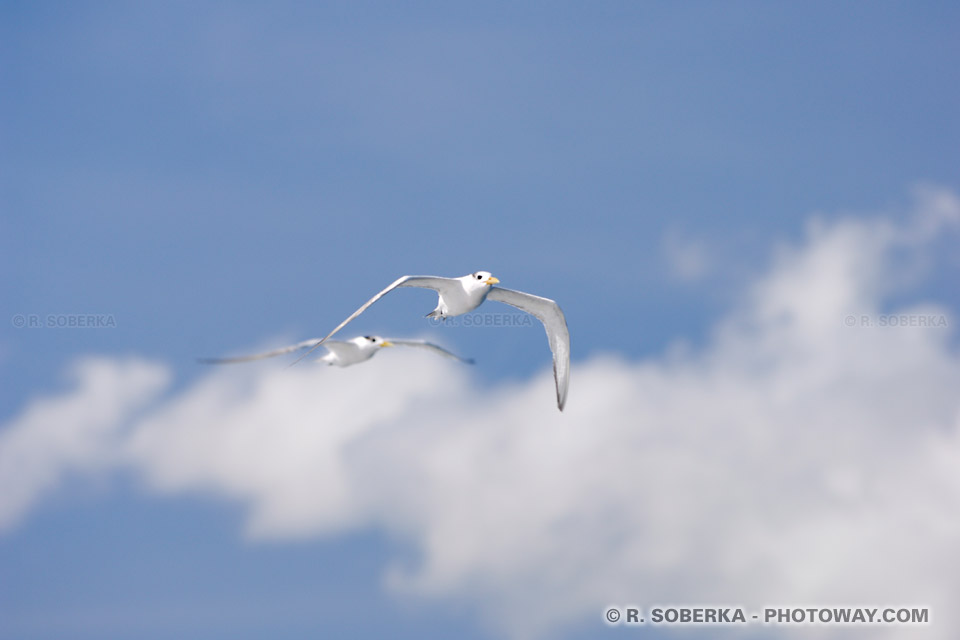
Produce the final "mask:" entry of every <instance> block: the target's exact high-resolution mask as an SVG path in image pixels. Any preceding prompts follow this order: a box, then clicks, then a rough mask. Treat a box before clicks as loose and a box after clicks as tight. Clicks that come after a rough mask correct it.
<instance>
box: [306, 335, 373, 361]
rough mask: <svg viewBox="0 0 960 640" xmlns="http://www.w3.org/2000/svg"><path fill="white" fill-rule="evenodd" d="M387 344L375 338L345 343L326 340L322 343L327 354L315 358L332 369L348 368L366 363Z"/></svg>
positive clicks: (354, 339) (359, 338)
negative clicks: (332, 367)
mask: <svg viewBox="0 0 960 640" xmlns="http://www.w3.org/2000/svg"><path fill="white" fill-rule="evenodd" d="M389 344H390V343H386V344H384V340H383V339H381V338H377V337H376V336H371V337H358V338H353V339H352V340H347V341H345V342H341V341H339V340H328V341H327V342H324V343H323V346H324V347H326V348H327V352H326V353H325V354H323V356H322V357H320V358H317V362H325V363H327V364H328V365H331V366H334V367H349V366H350V365H352V364H360V363H361V362H366V361H367V360H369V359H370V358H372V357H373V356H375V355H377V352H378V351H380V349H381V348H382V347H384V346H388V345H389Z"/></svg>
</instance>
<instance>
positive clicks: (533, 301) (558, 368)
mask: <svg viewBox="0 0 960 640" xmlns="http://www.w3.org/2000/svg"><path fill="white" fill-rule="evenodd" d="M487 300H496V301H497V302H503V303H505V304H509V305H510V306H512V307H516V308H517V309H520V310H521V311H526V312H527V313H529V314H531V315H533V316H536V317H537V319H539V320H540V322H542V323H543V328H544V329H546V331H547V339H548V340H549V341H550V351H552V352H553V379H554V381H555V382H556V385H557V407H559V408H560V411H563V405H564V404H565V403H566V401H567V388H568V387H569V386H570V331H568V330H567V319H566V318H565V317H564V315H563V311H561V310H560V307H559V305H557V303H556V302H554V301H553V300H550V299H548V298H541V297H540V296H535V295H531V294H529V293H524V292H522V291H514V290H512V289H502V288H500V287H491V288H490V293H488V294H487Z"/></svg>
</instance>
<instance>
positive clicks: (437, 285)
mask: <svg viewBox="0 0 960 640" xmlns="http://www.w3.org/2000/svg"><path fill="white" fill-rule="evenodd" d="M454 285H456V286H460V283H459V281H458V280H456V279H455V278H440V277H437V276H403V277H402V278H397V279H396V280H395V281H394V282H393V284H391V285H390V286H389V287H387V288H386V289H384V290H383V291H381V292H380V293H378V294H377V295H375V296H373V297H372V298H370V299H369V300H367V301H366V302H365V303H363V306H362V307H360V308H359V309H357V310H356V311H354V312H353V313H352V314H350V317H349V318H347V319H346V320H344V321H343V322H341V323H340V324H338V325H337V327H336V329H334V330H333V331H331V332H330V333H328V334H327V335H326V337H325V338H323V339H322V340H320V341H319V342H317V344H315V345H314V346H313V349H316V348H317V347H319V346H320V345H321V344H323V343H324V341H326V340H327V339H329V338H331V337H333V335H334V334H335V333H336V332H338V331H340V329H343V328H344V327H345V326H347V325H348V324H349V323H350V321H351V320H353V319H354V318H356V317H357V316H359V315H360V314H361V313H363V312H364V311H366V310H367V309H368V308H369V307H370V305H372V304H373V303H374V302H376V301H377V300H379V299H380V298H382V297H383V296H385V295H387V294H388V293H390V292H391V291H393V290H394V289H396V288H397V287H421V288H423V289H433V290H434V291H436V292H437V293H442V292H443V291H444V290H446V289H447V288H449V287H452V286H454ZM313 349H310V351H307V352H306V353H305V354H303V355H302V356H300V357H299V358H297V359H296V360H294V361H293V362H291V363H290V365H289V366H291V367H292V366H293V365H295V364H297V363H298V362H300V361H301V360H303V359H304V358H306V357H307V356H308V355H310V353H311V352H313Z"/></svg>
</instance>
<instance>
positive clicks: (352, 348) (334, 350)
mask: <svg viewBox="0 0 960 640" xmlns="http://www.w3.org/2000/svg"><path fill="white" fill-rule="evenodd" d="M319 344H320V339H319V338H313V339H311V340H304V341H303V342H298V343H297V344H292V345H290V346H287V347H280V348H279V349H274V350H273V351H264V352H263V353H255V354H253V355H249V356H236V357H232V358H198V360H199V361H200V362H201V363H203V364H233V363H236V362H250V361H251V360H262V359H263V358H272V357H274V356H280V355H283V354H285V353H290V352H292V351H299V350H300V349H306V348H307V347H313V348H314V349H315V348H316V347H317V346H318V345H319ZM323 346H324V347H325V348H326V350H327V353H325V354H324V355H323V357H321V358H317V362H326V363H327V364H328V365H333V366H336V367H349V366H350V365H352V364H359V363H361V362H366V361H367V360H369V359H370V358H372V357H373V356H375V355H376V354H377V352H378V351H380V349H383V348H384V347H395V346H402V347H419V348H421V349H428V350H430V351H433V352H434V353H436V354H439V355H441V356H446V357H447V358H453V359H454V360H459V361H460V362H465V363H467V364H473V359H471V358H461V357H460V356H458V355H457V354H455V353H451V352H450V351H447V350H446V349H444V348H443V347H441V346H439V345H435V344H433V343H432V342H427V341H426V340H399V339H396V338H390V339H386V338H381V337H380V336H361V337H358V338H353V339H352V340H347V341H340V340H328V341H326V342H324V343H323ZM310 351H313V349H310ZM308 353H309V352H308ZM301 359H302V358H301ZM299 361H300V360H299V359H298V360H297V362H299Z"/></svg>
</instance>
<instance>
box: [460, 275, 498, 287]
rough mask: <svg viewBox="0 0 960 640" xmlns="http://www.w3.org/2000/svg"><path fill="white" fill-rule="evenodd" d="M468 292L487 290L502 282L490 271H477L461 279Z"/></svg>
mask: <svg viewBox="0 0 960 640" xmlns="http://www.w3.org/2000/svg"><path fill="white" fill-rule="evenodd" d="M460 279H461V280H462V281H463V286H464V287H465V288H466V289H467V290H473V289H481V288H486V287H489V286H491V285H494V284H497V283H498V282H500V280H498V279H497V278H494V277H493V274H492V273H490V272H489V271H475V272H473V273H471V274H468V275H465V276H463V277H462V278H460Z"/></svg>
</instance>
